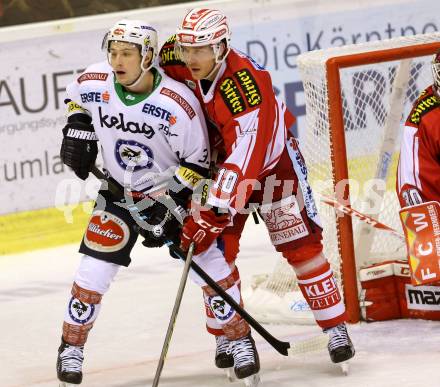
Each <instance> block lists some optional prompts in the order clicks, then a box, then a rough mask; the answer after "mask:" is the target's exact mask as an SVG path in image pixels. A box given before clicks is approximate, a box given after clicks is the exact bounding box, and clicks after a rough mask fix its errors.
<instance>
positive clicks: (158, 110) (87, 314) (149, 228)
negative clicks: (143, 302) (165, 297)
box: [57, 20, 226, 385]
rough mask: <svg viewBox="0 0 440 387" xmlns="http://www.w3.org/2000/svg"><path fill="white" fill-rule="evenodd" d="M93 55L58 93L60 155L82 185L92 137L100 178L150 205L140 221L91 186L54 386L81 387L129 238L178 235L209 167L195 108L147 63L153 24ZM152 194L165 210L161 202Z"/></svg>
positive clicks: (115, 38) (114, 35) (117, 31)
mask: <svg viewBox="0 0 440 387" xmlns="http://www.w3.org/2000/svg"><path fill="white" fill-rule="evenodd" d="M103 49H104V50H105V52H106V55H107V56H108V60H107V61H104V62H101V63H97V64H93V65H91V66H89V67H87V69H86V70H85V72H84V73H82V74H81V75H80V76H79V77H78V78H77V80H76V81H74V82H73V83H71V84H70V85H69V86H68V87H67V97H68V98H67V99H66V103H67V106H68V114H67V115H68V119H67V125H66V126H65V128H64V129H63V135H64V137H63V142H62V146H61V153H60V155H61V159H62V161H63V162H64V163H65V164H66V165H68V166H69V167H71V168H72V169H73V171H74V172H75V173H76V174H77V175H78V176H79V177H80V178H81V179H86V178H87V177H88V175H89V172H90V171H91V168H92V167H93V165H94V164H95V161H96V157H97V154H98V141H99V144H100V148H101V153H102V158H103V161H104V168H105V170H106V172H107V174H108V177H109V178H110V179H113V180H114V181H115V182H116V183H118V184H120V185H121V186H124V187H126V188H127V189H128V190H129V191H130V192H131V196H130V200H133V202H134V203H139V201H141V202H142V201H144V198H145V197H147V198H148V197H149V196H151V195H152V192H153V191H154V195H155V198H156V201H152V200H150V202H149V203H150V206H149V207H147V208H144V209H142V206H141V205H139V208H140V209H142V211H141V214H142V215H143V217H142V220H139V219H135V218H134V217H133V216H132V213H130V212H129V211H128V210H127V208H124V207H121V206H120V205H117V204H116V203H117V202H118V201H119V200H117V199H116V198H115V197H113V196H112V195H111V194H110V193H109V192H108V191H107V190H105V189H101V190H100V192H99V196H98V200H97V204H96V206H95V209H94V211H93V213H92V216H91V219H90V221H89V224H88V227H87V229H86V232H85V234H84V237H83V240H82V243H81V247H80V250H79V251H80V253H82V254H83V256H82V258H81V262H80V265H79V268H78V270H77V272H76V275H75V278H74V283H73V286H72V291H71V294H72V296H71V298H70V300H69V302H68V307H67V310H66V313H65V317H64V323H63V333H62V342H61V346H60V347H59V350H58V359H57V375H58V379H59V380H60V381H61V385H69V384H80V383H81V382H82V363H83V351H84V344H85V343H86V341H87V336H88V333H89V331H90V329H91V328H92V326H93V324H94V321H95V320H96V318H97V316H98V313H99V310H100V306H101V299H102V297H103V295H104V294H105V293H106V292H107V290H108V289H109V286H110V283H111V282H112V280H113V278H114V276H115V275H116V273H117V272H118V270H119V268H120V267H121V266H128V265H129V264H130V261H131V259H130V252H131V250H132V248H133V246H134V244H135V242H136V240H137V238H138V235H139V234H141V235H142V236H143V237H144V238H145V240H144V241H143V244H144V245H146V246H147V247H158V246H161V245H163V244H164V242H165V240H170V239H171V240H176V239H177V238H178V233H179V229H180V227H179V226H180V225H179V216H180V217H182V214H183V213H184V207H185V206H186V203H187V202H188V199H189V197H190V196H191V194H192V191H193V189H194V187H195V185H196V184H197V182H198V181H199V180H200V179H201V178H202V177H204V176H206V174H207V171H208V166H209V161H210V154H209V146H208V135H207V131H206V126H205V121H204V117H203V113H202V110H201V107H200V104H199V102H198V101H197V99H196V97H195V96H194V95H193V94H192V92H191V91H190V90H189V89H188V88H187V87H186V86H185V85H183V84H181V83H178V82H176V81H174V80H172V79H171V78H169V77H168V76H166V75H165V74H164V73H162V72H161V71H160V69H158V68H157V67H155V66H154V61H155V58H156V54H157V33H156V31H155V30H154V28H152V27H151V26H150V25H148V24H146V23H144V22H142V21H133V20H122V21H120V22H118V23H116V25H115V26H113V27H112V28H111V29H110V30H109V32H108V33H107V34H106V36H105V38H104V42H103ZM158 198H159V199H160V198H165V200H167V201H169V200H168V199H170V200H171V202H172V203H173V204H175V205H174V206H173V207H169V206H167V205H164V204H162V203H165V202H164V201H161V200H159V199H158ZM125 199H126V200H127V201H128V199H127V198H125ZM151 203H153V204H151ZM171 212H174V214H171ZM173 215H175V216H173ZM140 223H141V224H140ZM158 224H160V225H161V226H162V228H163V231H164V232H163V234H162V235H159V236H158V234H157V233H155V229H154V227H153V226H154V225H158ZM146 254H148V250H146ZM209 254H210V257H211V258H212V259H214V261H215V259H218V260H219V261H220V262H221V261H222V260H223V262H224V257H223V255H222V253H221V252H220V250H218V249H217V247H216V246H213V247H212V248H211V249H210V252H209ZM224 265H226V263H224ZM118 329H119V328H118V325H117V324H115V327H114V332H113V333H112V334H115V335H117V334H118V333H120V332H118Z"/></svg>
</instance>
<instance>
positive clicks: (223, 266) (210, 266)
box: [189, 243, 231, 287]
mask: <svg viewBox="0 0 440 387" xmlns="http://www.w3.org/2000/svg"><path fill="white" fill-rule="evenodd" d="M193 261H194V262H195V263H196V264H197V265H199V266H200V268H201V269H202V270H203V271H205V272H206V273H207V274H208V275H209V276H210V277H211V278H212V279H213V280H214V281H216V282H218V281H221V280H222V279H223V278H226V277H228V276H229V275H230V274H231V268H230V267H229V265H228V263H227V262H226V260H225V257H224V255H223V251H221V250H220V249H219V248H218V247H217V243H213V244H211V246H209V248H208V250H206V251H204V252H203V253H201V254H197V255H194V257H193ZM189 276H190V278H191V280H193V281H194V282H195V283H196V284H197V285H199V286H201V287H203V286H206V282H205V281H204V280H203V279H202V278H201V277H200V276H198V275H197V274H196V273H195V272H194V271H193V270H191V271H190V272H189Z"/></svg>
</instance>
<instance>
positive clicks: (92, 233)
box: [84, 211, 130, 253]
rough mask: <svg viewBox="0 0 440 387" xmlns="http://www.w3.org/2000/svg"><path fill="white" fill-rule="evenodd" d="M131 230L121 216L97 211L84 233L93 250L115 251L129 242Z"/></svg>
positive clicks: (86, 241)
mask: <svg viewBox="0 0 440 387" xmlns="http://www.w3.org/2000/svg"><path fill="white" fill-rule="evenodd" d="M129 237H130V231H129V229H128V226H127V224H126V223H125V222H124V221H123V220H122V219H120V218H119V217H117V216H115V215H113V214H110V213H109V212H106V211H95V212H93V214H92V218H91V219H90V221H89V225H88V227H87V230H86V233H85V235H84V244H85V245H86V246H87V247H88V248H89V249H91V250H95V251H99V252H105V253H108V252H113V251H118V250H121V249H122V248H123V247H124V246H125V245H126V244H127V242H128V239H129Z"/></svg>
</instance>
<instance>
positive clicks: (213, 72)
mask: <svg viewBox="0 0 440 387" xmlns="http://www.w3.org/2000/svg"><path fill="white" fill-rule="evenodd" d="M213 50H214V54H215V65H214V67H213V68H212V70H211V71H210V72H209V74H208V75H207V76H206V77H204V79H209V78H210V77H211V76H213V75H214V74H215V73H216V71H218V69H219V68H220V66H221V65H222V63H223V61H224V60H225V59H226V57H227V56H228V54H229V51H230V48H229V47H227V48H225V50H226V52H225V53H224V54H223V57H222V58H221V59H220V58H219V56H220V55H219V51H220V46H219V44H217V45H216V47H213Z"/></svg>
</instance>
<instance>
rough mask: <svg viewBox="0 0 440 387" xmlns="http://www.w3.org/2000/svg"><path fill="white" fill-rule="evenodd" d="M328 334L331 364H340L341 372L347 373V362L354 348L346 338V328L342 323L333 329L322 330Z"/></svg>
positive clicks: (352, 354) (353, 352) (348, 338)
mask: <svg viewBox="0 0 440 387" xmlns="http://www.w3.org/2000/svg"><path fill="white" fill-rule="evenodd" d="M324 332H325V333H328V335H329V340H328V352H329V354H330V359H331V360H332V362H333V363H341V367H342V372H344V374H347V373H348V363H347V361H348V360H349V359H351V358H352V357H353V356H354V354H355V350H354V346H353V343H352V342H351V340H350V337H349V336H348V332H347V327H346V326H345V324H344V323H342V324H339V325H336V326H335V327H333V328H328V329H324Z"/></svg>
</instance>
